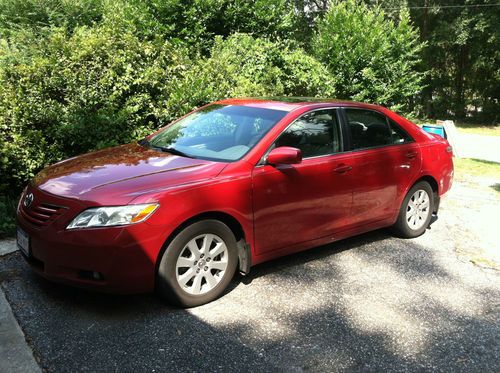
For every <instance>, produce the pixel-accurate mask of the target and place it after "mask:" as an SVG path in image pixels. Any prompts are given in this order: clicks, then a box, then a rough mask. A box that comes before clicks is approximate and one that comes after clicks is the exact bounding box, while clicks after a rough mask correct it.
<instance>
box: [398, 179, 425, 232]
mask: <svg viewBox="0 0 500 373" xmlns="http://www.w3.org/2000/svg"><path fill="white" fill-rule="evenodd" d="M433 206H434V194H433V192H432V188H431V186H430V185H429V183H427V182H425V181H420V182H418V183H416V184H415V185H414V186H413V187H412V188H411V189H410V190H409V191H408V194H407V195H406V197H405V199H404V200H403V203H402V204H401V208H400V209H399V215H398V220H397V221H396V224H394V226H393V230H394V231H395V233H396V234H397V235H398V236H400V237H403V238H414V237H418V236H420V235H422V234H423V233H424V232H425V230H426V229H427V227H428V226H429V223H430V221H431V218H432V210H433Z"/></svg>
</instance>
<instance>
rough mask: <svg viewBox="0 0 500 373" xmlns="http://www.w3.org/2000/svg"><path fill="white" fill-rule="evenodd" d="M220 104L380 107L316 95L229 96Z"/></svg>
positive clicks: (280, 107)
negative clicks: (317, 96)
mask: <svg viewBox="0 0 500 373" xmlns="http://www.w3.org/2000/svg"><path fill="white" fill-rule="evenodd" d="M214 103H215V104H220V105H238V106H250V107H259V108H263V109H274V110H282V111H292V110H294V109H298V108H303V107H320V106H321V105H332V104H335V105H337V106H356V107H365V108H379V106H378V105H373V104H366V103H361V102H355V101H347V100H335V99H328V98H316V97H260V98H255V97H242V98H227V99H224V100H220V101H217V102H214Z"/></svg>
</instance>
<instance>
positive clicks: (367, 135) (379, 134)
mask: <svg viewBox="0 0 500 373" xmlns="http://www.w3.org/2000/svg"><path fill="white" fill-rule="evenodd" d="M345 113H346V115H347V123H348V126H349V129H350V132H351V145H352V148H353V149H364V148H372V147H376V146H382V145H390V144H392V143H393V142H392V131H391V129H390V128H389V125H388V124H387V120H386V117H385V116H384V115H382V114H380V113H377V112H375V111H371V110H363V109H346V110H345Z"/></svg>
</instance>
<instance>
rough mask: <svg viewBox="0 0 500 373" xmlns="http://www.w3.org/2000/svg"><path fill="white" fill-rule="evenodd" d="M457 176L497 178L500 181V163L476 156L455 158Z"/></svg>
mask: <svg viewBox="0 0 500 373" xmlns="http://www.w3.org/2000/svg"><path fill="white" fill-rule="evenodd" d="M453 164H454V165H455V174H456V175H457V176H463V177H467V176H474V177H477V176H481V177H489V178H497V179H499V182H500V163H497V162H491V161H484V160H482V159H474V158H453Z"/></svg>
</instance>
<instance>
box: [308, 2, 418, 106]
mask: <svg viewBox="0 0 500 373" xmlns="http://www.w3.org/2000/svg"><path fill="white" fill-rule="evenodd" d="M422 47H423V45H422V44H420V43H419V41H418V33H417V31H416V30H415V29H414V28H413V26H412V25H411V22H410V19H409V16H408V13H407V12H402V13H401V16H400V19H399V22H394V21H392V20H388V19H386V18H385V16H384V13H383V11H382V10H381V9H380V8H377V7H375V8H371V7H368V6H367V5H365V4H364V3H361V2H360V1H358V0H346V1H334V2H333V3H332V5H331V7H330V9H329V10H328V11H327V13H326V14H325V16H324V18H323V19H322V20H320V21H319V23H318V30H317V33H316V34H315V35H314V37H313V41H312V51H313V54H314V55H315V56H316V57H317V58H318V59H319V60H320V61H323V62H324V63H325V64H327V65H328V67H329V69H330V72H331V73H332V75H333V76H334V78H335V79H334V83H335V88H336V91H337V96H338V97H339V98H349V99H353V100H357V101H369V102H376V103H380V104H383V105H386V106H389V107H392V108H393V109H396V110H406V111H407V110H408V109H409V108H410V107H411V103H412V99H413V98H414V97H415V96H416V95H417V94H419V93H420V91H421V89H422V83H421V80H422V74H421V73H419V72H418V71H417V68H416V67H417V65H418V64H419V62H420V58H419V54H420V52H421V49H422Z"/></svg>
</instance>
